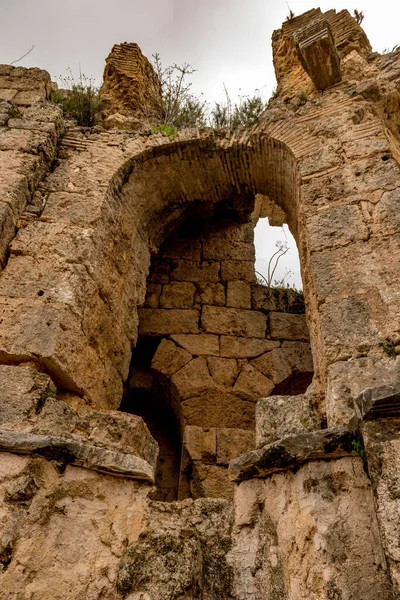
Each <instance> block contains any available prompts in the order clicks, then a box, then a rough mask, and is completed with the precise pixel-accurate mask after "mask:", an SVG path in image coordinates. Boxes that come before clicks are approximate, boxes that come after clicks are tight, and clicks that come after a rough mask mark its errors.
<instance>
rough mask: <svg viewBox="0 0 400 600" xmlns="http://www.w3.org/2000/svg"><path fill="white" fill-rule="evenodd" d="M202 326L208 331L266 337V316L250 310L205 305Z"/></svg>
mask: <svg viewBox="0 0 400 600" xmlns="http://www.w3.org/2000/svg"><path fill="white" fill-rule="evenodd" d="M201 326H202V328H203V329H204V331H206V332H207V333H216V334H222V335H237V336H239V337H253V338H264V337H265V328H266V318H265V315H263V314H262V313H258V312H255V311H250V310H241V309H237V308H219V307H216V306H204V307H203V310H202V315H201Z"/></svg>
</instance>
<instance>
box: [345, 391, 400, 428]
mask: <svg viewBox="0 0 400 600" xmlns="http://www.w3.org/2000/svg"><path fill="white" fill-rule="evenodd" d="M354 409H355V411H356V415H357V417H358V418H359V419H361V420H364V421H369V420H374V419H381V418H387V417H398V416H399V415H400V384H399V383H393V384H392V385H388V384H386V385H379V386H377V387H373V388H366V389H365V390H363V391H362V392H361V394H359V395H358V396H357V397H356V398H354Z"/></svg>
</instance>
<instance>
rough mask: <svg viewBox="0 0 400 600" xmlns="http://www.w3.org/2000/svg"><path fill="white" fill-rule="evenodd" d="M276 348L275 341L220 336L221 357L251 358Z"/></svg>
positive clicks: (277, 345) (276, 343) (277, 344)
mask: <svg viewBox="0 0 400 600" xmlns="http://www.w3.org/2000/svg"><path fill="white" fill-rule="evenodd" d="M278 347H279V342H277V341H272V340H262V339H260V338H237V337H234V336H225V335H221V356H225V357H227V358H253V357H254V356H258V355H260V354H263V353H264V352H269V351H270V350H274V349H275V348H278Z"/></svg>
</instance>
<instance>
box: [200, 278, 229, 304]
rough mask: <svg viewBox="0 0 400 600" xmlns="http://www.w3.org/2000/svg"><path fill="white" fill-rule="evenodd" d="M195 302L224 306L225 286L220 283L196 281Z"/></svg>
mask: <svg viewBox="0 0 400 600" xmlns="http://www.w3.org/2000/svg"><path fill="white" fill-rule="evenodd" d="M195 302H198V303H200V304H212V305H214V306H225V286H223V285H222V284H221V283H197V285H196V296H195Z"/></svg>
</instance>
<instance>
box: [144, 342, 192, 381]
mask: <svg viewBox="0 0 400 600" xmlns="http://www.w3.org/2000/svg"><path fill="white" fill-rule="evenodd" d="M192 358H193V357H192V355H191V354H189V352H186V350H184V349H183V348H179V346H177V345H176V344H174V343H173V342H170V341H169V340H165V339H164V340H161V342H160V344H159V346H158V348H157V350H156V353H155V355H154V357H153V360H152V361H151V368H152V369H154V370H155V371H158V372H159V373H162V374H163V375H165V376H166V377H172V375H173V374H174V373H176V372H177V371H179V369H181V368H182V367H184V366H185V365H186V364H187V363H188V362H190V361H191V360H192Z"/></svg>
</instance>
